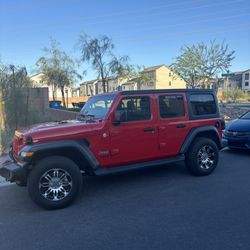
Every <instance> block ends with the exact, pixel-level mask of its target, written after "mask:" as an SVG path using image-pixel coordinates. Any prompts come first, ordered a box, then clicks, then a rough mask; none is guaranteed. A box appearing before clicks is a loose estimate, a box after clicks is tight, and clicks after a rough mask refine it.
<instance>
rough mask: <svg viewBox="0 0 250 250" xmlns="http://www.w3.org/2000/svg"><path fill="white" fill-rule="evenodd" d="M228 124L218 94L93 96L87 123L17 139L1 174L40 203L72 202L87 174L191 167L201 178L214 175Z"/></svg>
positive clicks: (84, 115)
mask: <svg viewBox="0 0 250 250" xmlns="http://www.w3.org/2000/svg"><path fill="white" fill-rule="evenodd" d="M224 125H225V124H224V122H223V120H222V119H221V118H220V115H219V109H218V104H217V100H216V95H215V93H214V91H213V90H204V89H202V90H198V89H196V90H195V89H183V90H138V91H121V92H115V93H106V94H102V95H97V96H94V97H91V98H90V99H89V100H88V101H87V103H86V104H85V105H84V107H83V109H82V110H81V119H79V120H76V121H68V122H63V123H60V122H59V123H55V122H54V123H48V124H44V125H40V126H33V127H31V128H28V129H24V130H20V131H17V132H16V133H15V136H14V138H13V146H12V150H11V151H10V156H5V158H3V159H2V164H1V166H0V175H2V176H3V177H5V178H6V179H7V180H9V181H11V182H16V183H17V184H19V185H22V186H25V185H27V187H28V191H29V194H30V197H31V198H32V200H33V201H34V202H36V203H37V204H38V205H40V206H42V207H45V208H48V209H55V208H60V207H64V206H66V205H68V204H70V203H71V202H72V201H73V200H74V199H75V197H76V196H77V194H78V193H79V190H80V189H81V185H82V174H85V175H92V176H93V175H104V174H110V173H117V172H120V171H125V170H133V169H138V168H145V167H154V166H156V165H162V164H167V163H174V162H179V161H185V162H186V165H187V167H188V169H189V170H190V172H191V173H192V174H194V175H200V176H201V175H208V174H210V173H212V171H214V169H215V168H216V166H217V163H218V159H219V150H220V149H221V148H222V142H221V138H222V130H223V129H224Z"/></svg>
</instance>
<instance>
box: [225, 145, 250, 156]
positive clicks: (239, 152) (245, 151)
mask: <svg viewBox="0 0 250 250" xmlns="http://www.w3.org/2000/svg"><path fill="white" fill-rule="evenodd" d="M221 152H223V153H225V154H235V155H241V156H246V157H250V149H236V148H235V149H230V148H228V147H227V148H225V149H223V150H222V151H221Z"/></svg>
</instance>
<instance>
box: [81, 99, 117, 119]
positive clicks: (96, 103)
mask: <svg viewBox="0 0 250 250" xmlns="http://www.w3.org/2000/svg"><path fill="white" fill-rule="evenodd" d="M114 98H115V96H114V95H103V96H94V97H91V98H90V99H89V100H88V101H87V102H86V104H85V105H84V107H83V108H82V110H81V112H80V113H81V115H83V116H86V117H93V118H98V119H100V118H104V117H105V116H106V114H107V113H108V111H109V108H110V107H111V105H112V103H113V101H114Z"/></svg>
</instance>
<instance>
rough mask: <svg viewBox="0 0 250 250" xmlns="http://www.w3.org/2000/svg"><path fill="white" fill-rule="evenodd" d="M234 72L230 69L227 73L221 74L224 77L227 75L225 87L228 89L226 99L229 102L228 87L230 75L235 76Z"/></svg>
mask: <svg viewBox="0 0 250 250" xmlns="http://www.w3.org/2000/svg"><path fill="white" fill-rule="evenodd" d="M234 75H235V74H234V73H230V72H229V70H228V71H227V73H223V74H221V76H222V77H226V81H225V83H226V84H224V88H225V89H226V101H227V102H228V87H229V77H230V76H234Z"/></svg>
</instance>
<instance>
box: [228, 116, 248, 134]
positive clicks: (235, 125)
mask: <svg viewBox="0 0 250 250" xmlns="http://www.w3.org/2000/svg"><path fill="white" fill-rule="evenodd" d="M226 129H227V130H230V131H238V132H250V120H248V119H236V120H233V121H231V122H229V123H228V124H227V126H226Z"/></svg>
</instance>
